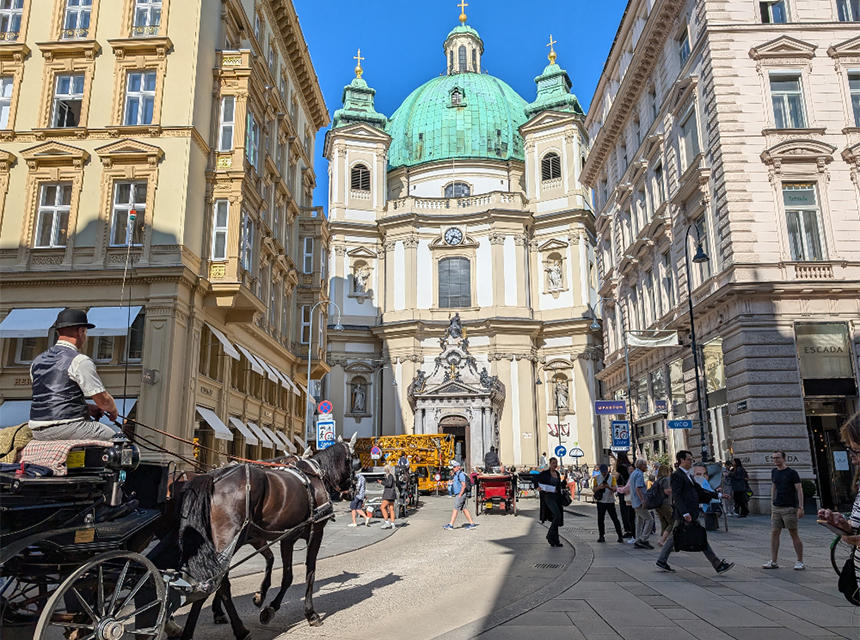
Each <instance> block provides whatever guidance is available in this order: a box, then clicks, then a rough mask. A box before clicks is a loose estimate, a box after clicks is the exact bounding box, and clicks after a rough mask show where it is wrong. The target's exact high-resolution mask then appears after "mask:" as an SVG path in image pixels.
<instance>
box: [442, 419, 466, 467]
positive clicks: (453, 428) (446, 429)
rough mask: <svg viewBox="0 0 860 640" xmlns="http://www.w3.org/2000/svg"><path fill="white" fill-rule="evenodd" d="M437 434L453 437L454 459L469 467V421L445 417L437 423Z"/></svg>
mask: <svg viewBox="0 0 860 640" xmlns="http://www.w3.org/2000/svg"><path fill="white" fill-rule="evenodd" d="M439 433H450V434H451V435H452V436H454V457H455V458H456V459H457V460H459V461H460V462H462V463H463V466H464V467H466V468H468V467H469V460H470V459H471V458H470V457H469V454H470V453H471V452H470V451H469V421H468V420H466V418H464V417H463V416H446V417H445V418H442V420H440V421H439Z"/></svg>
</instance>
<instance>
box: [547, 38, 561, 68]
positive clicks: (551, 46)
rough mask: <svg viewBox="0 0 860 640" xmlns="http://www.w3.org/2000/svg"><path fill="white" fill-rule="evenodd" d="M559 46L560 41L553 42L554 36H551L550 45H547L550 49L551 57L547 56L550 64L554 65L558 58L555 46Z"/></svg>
mask: <svg viewBox="0 0 860 640" xmlns="http://www.w3.org/2000/svg"><path fill="white" fill-rule="evenodd" d="M557 44H558V40H553V39H552V34H549V44H547V45H546V46H548V47H549V55H548V56H547V58H549V61H550V64H552V63H554V62H555V59H556V58H557V57H558V56H557V55H556V53H555V46H554V45H557Z"/></svg>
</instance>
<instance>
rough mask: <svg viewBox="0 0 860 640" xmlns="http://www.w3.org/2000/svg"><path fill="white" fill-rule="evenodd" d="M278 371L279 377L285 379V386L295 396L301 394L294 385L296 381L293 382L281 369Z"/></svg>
mask: <svg viewBox="0 0 860 640" xmlns="http://www.w3.org/2000/svg"><path fill="white" fill-rule="evenodd" d="M278 373H280V374H281V377H283V379H284V380H286V381H287V388H288V389H290V390H291V391H292V392H293V393H295V394H296V395H297V396H300V395H302V392H301V391H299V388H298V387H297V386H296V383H295V382H293V379H292V378H291V377H290V376H288V375H287V374H286V373H284V372H283V371H281V370H278Z"/></svg>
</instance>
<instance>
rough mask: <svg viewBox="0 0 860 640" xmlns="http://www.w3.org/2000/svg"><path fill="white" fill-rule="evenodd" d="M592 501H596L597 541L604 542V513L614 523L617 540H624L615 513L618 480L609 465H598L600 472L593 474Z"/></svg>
mask: <svg viewBox="0 0 860 640" xmlns="http://www.w3.org/2000/svg"><path fill="white" fill-rule="evenodd" d="M593 485H594V486H593V489H594V502H595V503H597V531H598V533H599V534H600V537H599V538H597V541H598V542H606V539H605V538H604V534H605V533H606V522H605V521H606V514H609V518H610V519H611V520H612V524H614V525H615V533H617V534H618V542H624V537H623V536H622V535H621V523H620V522H618V514H617V513H615V490H616V489H617V488H618V482H617V481H616V480H615V476H613V475H612V474H611V473H609V467H607V466H606V465H605V464H602V465H600V472H599V473H598V474H597V475H596V476H594V481H593Z"/></svg>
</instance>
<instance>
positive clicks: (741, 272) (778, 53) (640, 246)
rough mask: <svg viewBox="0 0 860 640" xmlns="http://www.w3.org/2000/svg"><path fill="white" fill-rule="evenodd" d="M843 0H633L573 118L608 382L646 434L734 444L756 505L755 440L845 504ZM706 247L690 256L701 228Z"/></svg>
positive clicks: (673, 440) (764, 502)
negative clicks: (702, 410)
mask: <svg viewBox="0 0 860 640" xmlns="http://www.w3.org/2000/svg"><path fill="white" fill-rule="evenodd" d="M858 9H860V7H858V3H857V2H855V1H853V0H803V1H800V0H768V1H762V2H759V1H754V0H729V1H720V2H717V1H713V0H687V1H684V0H631V1H630V2H629V3H628V6H627V9H626V12H625V14H624V18H623V20H622V23H621V25H620V27H619V30H618V34H617V37H616V40H615V42H614V44H613V47H612V50H611V52H610V54H609V58H608V60H607V61H606V65H605V68H604V71H603V75H602V76H601V79H600V82H599V85H598V88H597V92H596V94H595V97H594V100H593V102H592V106H591V110H590V112H589V114H588V117H587V120H586V126H587V128H588V131H589V133H590V134H591V138H592V145H591V151H590V154H589V156H588V160H587V162H586V165H585V169H584V171H583V182H585V183H586V184H588V185H589V186H591V187H592V188H593V192H594V199H595V212H596V218H597V222H596V227H597V233H598V242H599V251H598V261H599V265H600V272H601V290H600V294H601V296H602V297H603V298H604V300H603V320H604V325H603V330H604V344H605V347H606V362H605V365H606V366H605V368H604V370H603V371H602V372H601V373H600V374H599V377H600V378H601V380H602V384H603V395H604V397H605V398H620V397H624V396H626V395H627V389H626V388H627V385H628V382H627V375H626V373H625V358H624V352H625V344H627V343H628V342H629V336H630V334H629V332H630V331H642V330H647V329H671V330H676V331H677V332H678V334H679V337H680V341H681V345H680V346H676V347H664V348H643V347H632V346H631V347H630V349H629V363H630V387H631V394H630V396H631V400H632V405H633V418H634V422H635V425H636V430H637V435H638V439H639V443H640V446H641V447H642V449H643V450H644V451H646V452H649V453H651V454H653V453H660V452H664V451H665V452H668V453H673V452H674V451H675V450H677V449H679V448H681V447H689V448H691V449H693V450H694V452H696V453H697V455H698V451H699V448H700V445H701V442H700V437H699V429H698V424H697V425H696V426H694V428H693V429H692V430H690V432H688V433H687V432H684V431H674V432H672V433H669V432H668V430H667V429H666V419H667V418H694V419H695V418H696V414H697V406H696V405H697V403H696V385H695V375H696V374H695V372H694V369H693V358H692V351H691V348H690V322H689V318H688V310H687V302H688V299H689V298H688V296H690V295H692V302H693V305H694V317H695V332H696V334H697V341H698V345H699V347H700V351H701V354H700V355H701V359H700V363H701V365H700V373H699V375H700V380H701V381H702V382H701V384H702V387H703V389H702V400H703V403H704V404H705V407H706V418H707V419H706V424H705V432H706V434H707V438H708V443H709V445H710V450H711V451H712V452H713V455H714V457H715V458H716V459H717V460H726V459H729V458H740V459H741V460H743V461H744V464H745V465H746V467H747V469H748V471H749V472H750V474H751V477H752V485H753V487H752V488H753V491H754V492H755V498H754V503H753V506H755V507H757V508H758V509H759V510H766V509H768V508H769V507H768V504H769V502H768V498H769V496H770V489H769V482H770V468H771V466H772V464H771V453H772V452H773V450H775V449H782V450H785V451H786V452H787V453H788V458H789V464H790V466H792V467H794V468H795V469H797V471H798V472H799V473H800V475H801V477H803V478H810V479H814V480H815V482H816V486H817V493H818V495H819V497H820V500H821V502H823V503H824V504H825V505H827V506H844V505H845V503H846V501H847V500H848V499H849V494H848V491H849V486H850V478H851V474H850V470H849V464H848V461H847V457H846V454H845V450H844V447H843V446H842V445H841V443H840V442H839V437H838V434H837V428H838V426H839V425H840V424H841V422H842V421H844V419H845V418H846V417H848V416H849V415H850V414H851V413H852V412H853V411H855V410H857V408H858V403H857V375H858V360H857V357H858V346H860V37H858V33H860V22H858V20H860V12H858ZM699 242H701V246H702V250H703V251H704V253H705V254H707V256H708V258H709V260H707V261H706V262H699V263H695V262H693V263H691V264H690V267H691V274H692V278H691V281H690V280H688V278H687V267H686V258H685V250H686V252H688V254H689V258H690V259H691V260H692V258H693V257H694V256H695V254H696V253H697V250H698V243H699Z"/></svg>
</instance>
